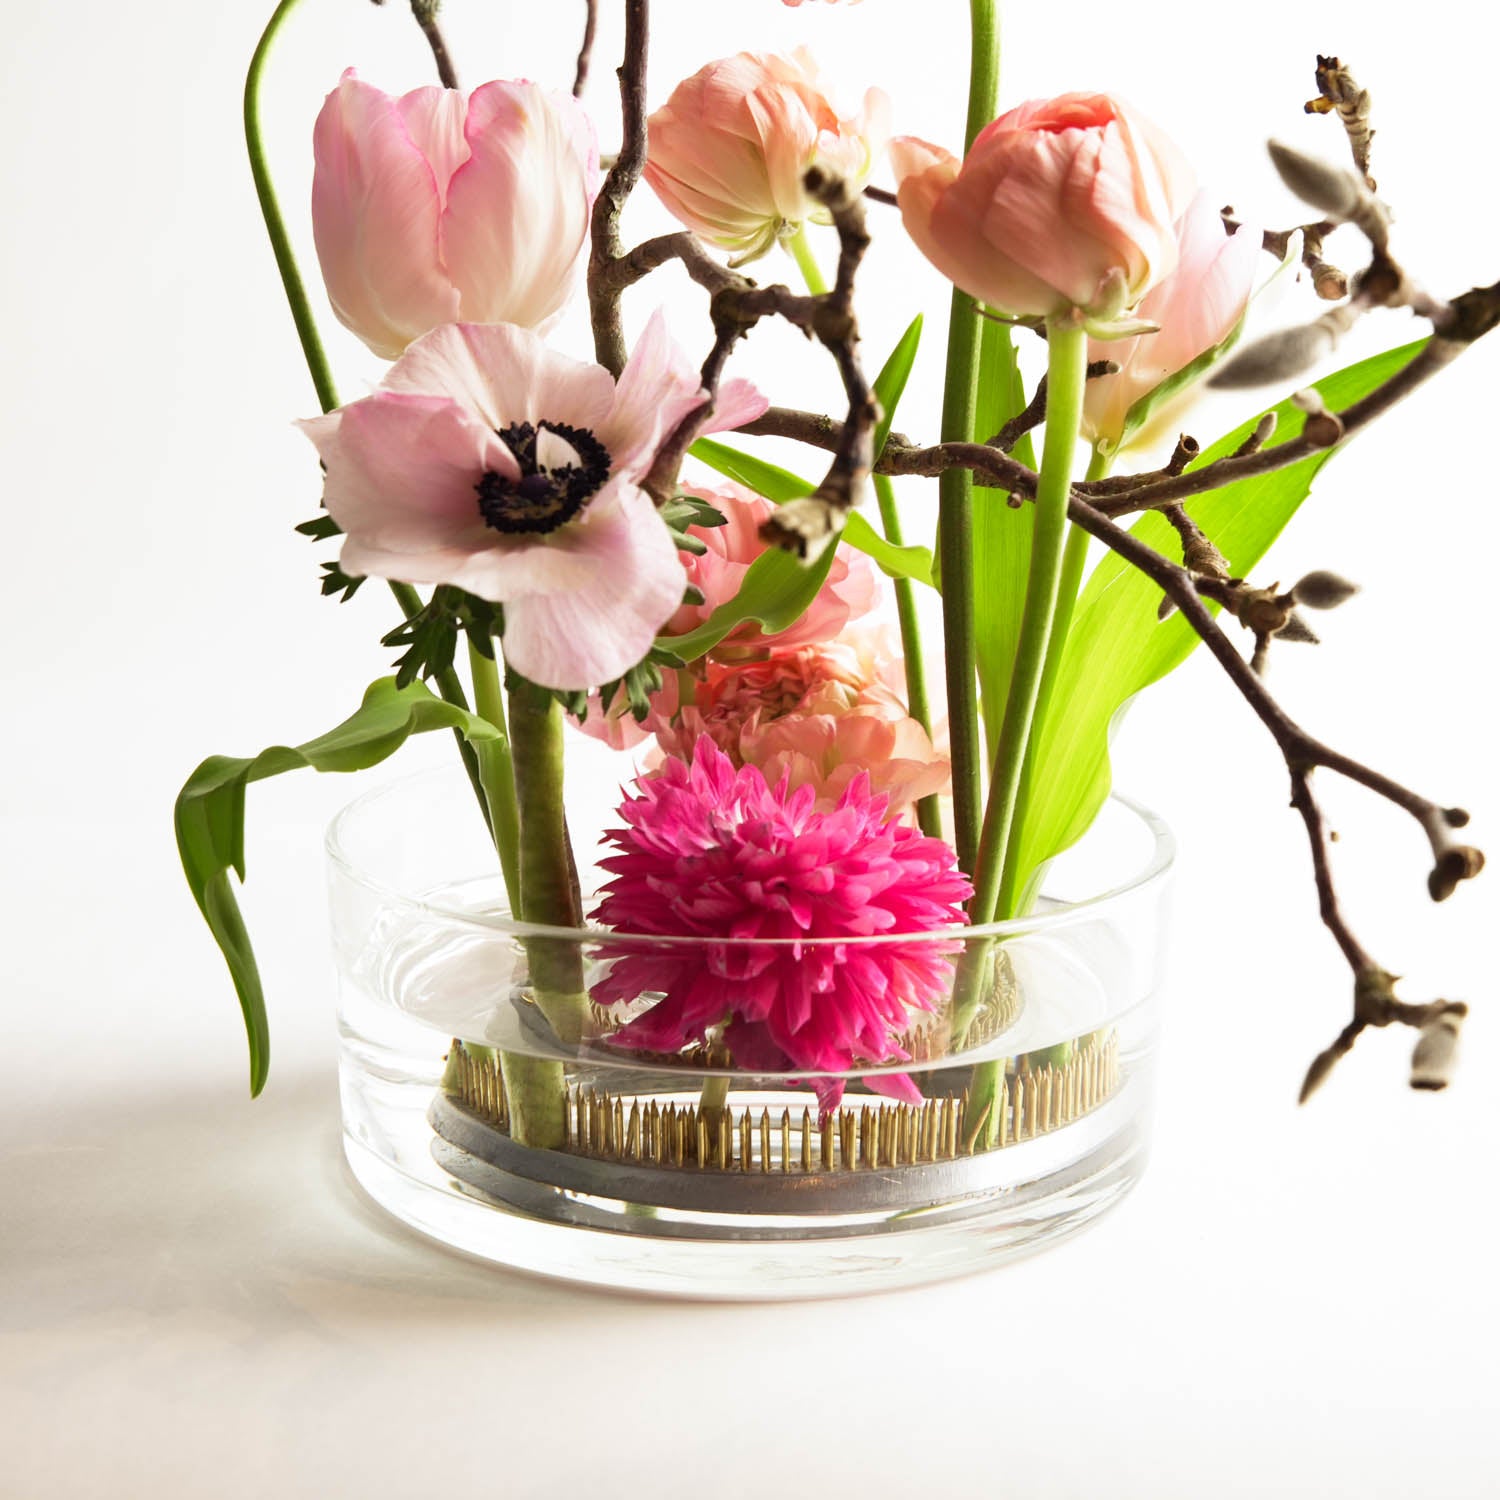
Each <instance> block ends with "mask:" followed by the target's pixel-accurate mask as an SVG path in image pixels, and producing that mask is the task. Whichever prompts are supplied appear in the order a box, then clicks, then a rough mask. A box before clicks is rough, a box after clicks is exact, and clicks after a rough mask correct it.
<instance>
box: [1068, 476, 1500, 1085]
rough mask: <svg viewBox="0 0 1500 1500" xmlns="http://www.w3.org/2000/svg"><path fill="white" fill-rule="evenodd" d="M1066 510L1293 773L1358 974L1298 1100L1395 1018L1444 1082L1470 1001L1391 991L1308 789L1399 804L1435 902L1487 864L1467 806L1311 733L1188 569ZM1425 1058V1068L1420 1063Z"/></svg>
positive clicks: (1324, 908)
mask: <svg viewBox="0 0 1500 1500" xmlns="http://www.w3.org/2000/svg"><path fill="white" fill-rule="evenodd" d="M1068 515H1069V518H1070V519H1071V520H1072V521H1073V522H1074V524H1076V525H1078V526H1080V527H1082V528H1083V530H1085V531H1087V532H1088V533H1089V535H1091V536H1093V537H1095V538H1097V539H1098V540H1099V541H1101V542H1103V543H1104V544H1105V546H1107V547H1108V548H1109V549H1110V550H1111V551H1112V552H1114V553H1115V554H1116V555H1118V556H1119V557H1121V558H1123V559H1124V560H1125V561H1127V562H1128V563H1130V564H1131V566H1132V567H1134V568H1136V569H1137V571H1139V572H1141V573H1143V574H1145V575H1146V576H1147V577H1148V578H1150V579H1151V580H1152V581H1153V582H1154V583H1156V584H1157V585H1158V586H1159V587H1160V588H1161V589H1162V591H1163V593H1164V594H1165V595H1166V596H1167V598H1169V599H1170V600H1171V601H1172V603H1173V604H1174V605H1175V606H1176V607H1177V608H1178V609H1179V610H1181V612H1182V614H1183V616H1184V618H1185V619H1186V620H1187V621H1188V623H1189V624H1190V625H1191V626H1192V628H1193V630H1194V631H1195V632H1196V633H1197V634H1198V636H1199V637H1200V638H1201V639H1202V641H1203V642H1204V644H1205V645H1206V646H1207V647H1208V649H1209V651H1210V652H1211V653H1212V655H1213V656H1214V658H1215V659H1216V660H1217V661H1218V663H1219V665H1220V666H1221V667H1222V668H1223V669H1224V671H1225V673H1226V675H1227V676H1228V677H1229V679H1230V681H1231V682H1232V683H1233V684H1234V686H1235V687H1236V688H1237V689H1238V690H1239V692H1240V695H1241V696H1242V697H1243V698H1244V699H1245V701H1246V702H1247V703H1248V704H1249V705H1250V707H1251V709H1252V710H1253V711H1254V713H1255V714H1256V716H1257V717H1258V718H1259V719H1260V721H1261V722H1262V723H1263V724H1264V725H1265V726H1266V728H1267V729H1268V730H1269V731H1270V733H1271V736H1272V738H1273V739H1274V740H1275V741H1276V744H1277V747H1278V748H1279V749H1280V751H1281V753H1282V756H1283V758H1284V759H1285V761H1286V765H1287V771H1288V773H1289V775H1290V777H1291V800H1292V806H1293V807H1295V808H1296V809H1297V811H1298V813H1299V814H1300V815H1301V817H1302V820H1303V824H1304V826H1305V828H1306V830H1307V836H1308V842H1309V846H1310V849H1311V852H1312V861H1313V875H1314V879H1315V881H1316V884H1317V890H1318V906H1319V911H1320V913H1321V915H1322V918H1323V922H1324V925H1325V926H1326V927H1327V928H1328V930H1329V932H1330V933H1331V934H1332V935H1333V937H1334V940H1335V941H1336V942H1337V944H1338V946H1339V950H1340V951H1341V952H1342V953H1343V955H1344V958H1345V960H1346V961H1347V963H1348V964H1349V967H1350V969H1351V971H1352V973H1353V976H1354V1014H1353V1017H1352V1019H1351V1020H1350V1022H1349V1024H1348V1025H1347V1026H1345V1028H1344V1029H1343V1031H1341V1032H1340V1033H1339V1036H1338V1037H1337V1038H1336V1039H1335V1041H1334V1042H1333V1043H1332V1044H1331V1045H1330V1046H1329V1047H1328V1048H1326V1049H1325V1050H1324V1051H1323V1052H1321V1053H1320V1054H1319V1055H1318V1057H1317V1058H1316V1059H1315V1060H1314V1061H1313V1064H1312V1066H1311V1068H1309V1070H1308V1074H1307V1077H1306V1080H1305V1081H1304V1083H1303V1086H1302V1094H1301V1097H1302V1099H1303V1100H1304V1101H1305V1100H1306V1099H1307V1098H1308V1097H1310V1095H1311V1094H1312V1093H1313V1091H1314V1090H1315V1089H1316V1088H1318V1086H1319V1085H1320V1084H1321V1083H1322V1082H1323V1080H1324V1079H1325V1078H1326V1077H1327V1076H1328V1073H1329V1072H1330V1071H1331V1069H1332V1068H1333V1066H1334V1064H1335V1063H1337V1062H1338V1060H1339V1059H1340V1058H1341V1057H1343V1056H1344V1055H1345V1054H1346V1053H1347V1052H1348V1051H1349V1050H1350V1049H1351V1048H1352V1047H1353V1046H1354V1043H1355V1041H1356V1039H1357V1038H1358V1037H1359V1036H1360V1034H1361V1033H1362V1032H1363V1031H1365V1030H1366V1029H1368V1028H1369V1027H1372V1026H1389V1025H1391V1024H1393V1023H1395V1024H1401V1025H1407V1026H1412V1027H1415V1028H1416V1029H1417V1030H1418V1032H1419V1033H1420V1040H1419V1043H1418V1048H1417V1053H1416V1054H1414V1058H1413V1083H1414V1085H1416V1086H1419V1087H1429V1088H1430V1087H1437V1086H1440V1083H1439V1082H1437V1081H1436V1076H1437V1075H1436V1074H1435V1073H1434V1072H1432V1071H1431V1063H1432V1054H1433V1053H1434V1052H1435V1051H1436V1050H1438V1048H1439V1046H1442V1047H1444V1048H1446V1051H1447V1054H1449V1055H1450V1056H1451V1052H1452V1049H1453V1045H1454V1042H1455V1040H1456V1034H1457V1025H1458V1022H1459V1021H1461V1020H1462V1018H1463V1016H1464V1015H1465V1014H1466V1013H1467V1012H1466V1007H1464V1006H1463V1005H1462V1004H1460V1003H1458V1002H1451V1001H1446V1000H1435V1001H1433V1002H1431V1003H1430V1004H1427V1005H1410V1004H1407V1003H1405V1002H1403V1001H1401V1000H1398V999H1397V997H1396V995H1395V992H1394V985H1395V979H1394V976H1393V975H1391V974H1390V973H1389V971H1387V970H1386V969H1384V968H1382V967H1381V966H1380V965H1379V964H1377V963H1376V962H1375V961H1374V960H1373V959H1372V958H1371V957H1370V955H1369V954H1368V953H1367V952H1366V950H1365V949H1364V947H1363V946H1362V945H1361V944H1360V942H1359V941H1358V939H1357V938H1356V937H1355V936H1354V934H1353V932H1352V930H1351V929H1350V927H1349V925H1348V922H1347V921H1346V920H1345V918H1344V915H1343V912H1342V910H1341V908H1340V906H1339V902H1338V897H1337V894H1336V891H1335V888H1334V884H1333V877H1332V872H1331V869H1330V867H1329V861H1328V848H1327V835H1326V832H1325V829H1324V825H1323V817H1322V813H1321V810H1320V809H1319V807H1318V804H1317V801H1316V799H1315V798H1314V796H1313V791H1312V780H1311V778H1312V773H1313V771H1314V770H1315V769H1317V768H1319V767H1322V768H1323V769H1325V770H1328V771H1331V772H1333V773H1335V774H1337V775H1340V776H1343V777H1346V778H1347V779H1348V780H1351V781H1353V782H1355V783H1357V784H1358V785H1360V786H1363V787H1365V788H1366V789H1368V790H1369V791H1372V792H1374V793H1375V794H1376V795H1377V796H1380V797H1383V798H1385V799H1386V800H1387V801H1389V802H1391V803H1393V804H1394V805H1395V806H1397V807H1400V808H1401V809H1402V810H1403V811H1405V812H1407V813H1409V814H1410V815H1411V816H1412V817H1413V818H1414V819H1415V820H1416V821H1417V823H1418V824H1419V825H1420V826H1421V828H1422V830H1423V831H1424V833H1426V835H1427V838H1428V842H1429V845H1430V847H1431V850H1432V855H1433V867H1432V871H1431V873H1430V874H1429V876H1428V891H1429V894H1430V895H1431V896H1432V898H1433V900H1435V901H1441V900H1444V899H1445V898H1446V897H1447V896H1449V895H1450V894H1451V893H1452V892H1453V890H1454V889H1455V888H1456V887H1457V885H1458V884H1459V882H1460V881H1462V880H1466V879H1470V878H1472V877H1473V876H1475V875H1477V874H1478V873H1479V872H1480V870H1481V869H1482V868H1483V867H1484V856H1483V855H1482V854H1481V853H1480V851H1479V850H1478V849H1475V848H1472V847H1470V846H1468V845H1464V844H1459V843H1456V842H1455V841H1454V840H1453V837H1452V831H1453V830H1454V829H1455V828H1461V827H1463V826H1464V825H1465V824H1466V823H1467V822H1468V814H1467V813H1465V812H1464V811H1463V810H1462V809H1461V808H1444V807H1441V806H1439V805H1438V804H1437V803H1435V802H1432V801H1430V800H1429V799H1428V798H1426V797H1423V796H1421V795H1420V794H1419V793H1416V792H1413V791H1411V790H1410V789H1408V788H1407V787H1404V786H1402V785H1400V784H1399V783H1398V782H1395V781H1393V780H1392V779H1391V778H1390V777H1388V776H1385V775H1384V774H1383V773H1381V772H1379V771H1375V770H1373V769H1371V768H1370V767H1369V766H1366V765H1363V764H1362V763H1360V762H1359V761H1356V760H1354V759H1353V758H1352V757H1350V756H1347V755H1344V754H1342V753H1341V752H1339V751H1337V750H1334V749H1332V748H1331V747H1330V746H1327V745H1325V744H1323V743H1322V742H1321V741H1320V740H1317V739H1315V738H1314V737H1313V736H1312V735H1310V734H1308V733H1307V731H1306V730H1304V729H1303V728H1302V727H1301V726H1300V725H1299V724H1297V723H1296V722H1295V721H1294V720H1293V719H1292V718H1291V717H1290V716H1289V715H1288V714H1287V713H1286V711H1285V710H1284V709H1283V708H1282V707H1281V706H1280V704H1278V703H1277V702H1276V701H1275V699H1274V698H1272V696H1271V695H1270V693H1269V692H1268V691H1267V689H1266V686H1265V683H1264V682H1263V681H1262V680H1261V678H1260V677H1259V676H1258V675H1257V673H1256V672H1255V671H1254V670H1253V669H1252V668H1251V666H1250V665H1249V664H1248V663H1247V662H1246V661H1245V659H1244V657H1243V656H1241V654H1240V653H1239V651H1238V650H1237V649H1236V648H1235V646H1234V643H1233V642H1232V641H1231V640H1230V639H1229V637H1228V636H1227V635H1225V633H1224V632H1223V630H1221V629H1220V628H1219V625H1218V623H1217V622H1216V621H1215V620H1214V618H1213V616H1212V614H1210V612H1209V610H1208V607H1207V606H1206V605H1205V604H1204V602H1203V599H1202V597H1201V592H1200V583H1201V580H1200V579H1198V578H1196V577H1195V576H1194V575H1193V574H1192V573H1191V572H1190V571H1189V570H1188V569H1187V568H1186V567H1184V566H1181V565H1179V564H1177V563H1174V562H1172V561H1171V560H1170V559H1169V558H1167V557H1165V556H1163V555H1162V554H1161V553H1159V552H1157V551H1156V550H1155V549H1154V548H1152V547H1149V546H1148V545H1147V544H1146V543H1145V542H1143V541H1141V540H1140V538H1138V537H1135V536H1132V535H1131V534H1130V533H1129V532H1127V531H1124V530H1122V529H1121V528H1120V527H1118V526H1116V525H1115V524H1114V523H1113V522H1112V521H1111V520H1110V519H1109V517H1108V516H1106V515H1105V514H1103V512H1102V511H1099V510H1095V509H1094V508H1093V506H1091V505H1090V504H1089V503H1088V502H1087V500H1085V499H1083V498H1082V497H1080V496H1079V495H1077V494H1076V493H1075V495H1074V496H1073V498H1072V500H1071V501H1070V503H1069V507H1068ZM1424 1054H1425V1055H1424ZM1419 1062H1421V1063H1422V1067H1418V1063H1419Z"/></svg>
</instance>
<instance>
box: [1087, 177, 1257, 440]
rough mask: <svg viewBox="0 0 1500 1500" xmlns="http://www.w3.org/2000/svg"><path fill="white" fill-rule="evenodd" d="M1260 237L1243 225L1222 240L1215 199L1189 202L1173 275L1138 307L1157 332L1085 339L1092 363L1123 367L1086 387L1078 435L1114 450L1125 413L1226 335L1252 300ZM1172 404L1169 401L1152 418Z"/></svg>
mask: <svg viewBox="0 0 1500 1500" xmlns="http://www.w3.org/2000/svg"><path fill="white" fill-rule="evenodd" d="M1260 239H1261V236H1260V231H1259V230H1258V229H1250V228H1248V227H1246V226H1245V225H1241V226H1240V227H1239V228H1238V229H1236V230H1235V232H1234V233H1233V234H1232V235H1231V234H1225V233H1224V221H1223V219H1222V218H1221V217H1220V215H1219V210H1218V209H1217V208H1215V207H1214V200H1213V199H1212V198H1210V197H1209V196H1208V195H1207V194H1206V193H1199V194H1198V196H1197V197H1196V198H1194V199H1193V202H1192V206H1191V207H1190V208H1189V209H1188V211H1187V213H1186V214H1184V215H1183V217H1182V218H1181V219H1180V220H1179V221H1178V224H1177V269H1176V270H1175V271H1173V272H1172V274H1171V275H1170V276H1168V277H1167V278H1166V279H1165V280H1164V281H1159V282H1157V284H1156V285H1155V286H1154V287H1153V288H1152V289H1151V290H1150V291H1149V292H1148V293H1147V294H1146V296H1145V298H1144V299H1143V300H1142V302H1141V305H1140V307H1139V308H1138V309H1137V313H1138V315H1139V316H1140V317H1141V318H1143V319H1144V320H1146V321H1147V322H1149V323H1155V324H1157V325H1158V327H1159V330H1160V331H1159V332H1157V333H1144V334H1140V335H1138V336H1137V337H1135V338H1128V339H1117V340H1111V341H1108V342H1101V341H1098V340H1091V341H1090V344H1089V358H1090V359H1091V360H1095V359H1112V360H1114V362H1115V363H1116V364H1118V365H1119V366H1120V372H1119V374H1118V375H1101V376H1100V377H1098V379H1095V380H1091V381H1089V383H1088V385H1087V386H1086V387H1085V388H1084V398H1083V433H1084V436H1085V437H1086V438H1088V439H1089V441H1090V442H1093V443H1098V442H1104V443H1107V444H1111V445H1113V444H1118V443H1119V442H1120V439H1121V435H1122V433H1123V432H1124V430H1125V417H1126V414H1127V413H1128V412H1129V410H1130V408H1131V407H1132V406H1133V405H1134V404H1135V403H1136V402H1137V401H1139V400H1140V399H1141V397H1142V396H1146V395H1149V394H1150V393H1151V392H1152V391H1154V390H1155V389H1156V388H1157V386H1159V385H1160V384H1161V383H1162V382H1163V381H1164V380H1166V378H1167V377H1168V376H1169V375H1175V374H1177V372H1178V371H1179V370H1184V369H1186V368H1187V366H1188V365H1190V364H1192V362H1193V361H1194V360H1195V359H1197V358H1198V356H1199V355H1200V354H1203V353H1206V352H1207V351H1208V350H1209V349H1212V348H1214V347H1215V345H1218V344H1222V343H1223V342H1224V340H1225V339H1227V338H1228V337H1229V335H1230V334H1231V333H1232V332H1233V331H1234V329H1235V327H1236V326H1237V325H1238V323H1239V321H1240V319H1241V318H1243V317H1244V315H1245V307H1246V305H1247V304H1248V303H1249V301H1250V291H1251V288H1252V286H1253V285H1254V282H1255V266H1256V262H1257V261H1258V260H1259V258H1260ZM1177 404H1178V403H1176V402H1175V401H1174V402H1169V403H1167V405H1166V406H1165V407H1163V408H1162V409H1161V410H1160V412H1159V413H1158V414H1155V417H1156V420H1157V421H1160V420H1161V419H1163V418H1165V417H1167V416H1169V415H1170V409H1171V408H1172V407H1174V406H1176V405H1177Z"/></svg>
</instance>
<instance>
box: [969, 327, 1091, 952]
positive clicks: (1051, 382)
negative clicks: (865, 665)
mask: <svg viewBox="0 0 1500 1500" xmlns="http://www.w3.org/2000/svg"><path fill="white" fill-rule="evenodd" d="M1087 368H1088V335H1087V334H1086V333H1085V332H1084V330H1083V326H1082V325H1081V324H1077V323H1071V322H1069V323H1063V322H1057V323H1054V324H1053V325H1052V326H1051V327H1050V328H1049V329H1048V333H1047V431H1046V437H1045V439H1044V442H1043V445H1042V469H1041V474H1040V475H1039V477H1038V480H1037V492H1036V518H1035V527H1034V529H1033V532H1032V541H1031V566H1030V569H1029V570H1028V572H1027V575H1026V607H1025V610H1024V611H1023V613H1022V615H1021V631H1020V637H1019V639H1018V640H1017V642H1016V665H1015V671H1014V672H1013V673H1012V675H1011V682H1010V696H1009V697H1008V698H1007V699H1006V703H1005V720H1004V723H1003V724H1002V726H1001V730H1000V746H999V752H998V754H997V755H996V757H995V768H994V774H993V776H992V777H991V780H990V795H989V801H988V803H987V804H986V806H985V810H984V828H983V831H982V832H981V834H980V838H979V855H978V859H977V861H976V865H975V874H974V902H973V905H972V907H971V908H970V913H969V917H970V920H971V921H973V922H992V921H994V919H995V910H996V901H997V897H998V895H999V890H1000V866H1001V862H1002V860H1003V858H1004V855H1005V851H1006V849H1007V847H1008V846H1009V844H1010V830H1011V825H1012V823H1013V822H1014V821H1015V812H1016V802H1017V800H1018V796H1019V793H1020V789H1021V771H1022V768H1023V766H1024V765H1025V762H1026V746H1027V743H1028V741H1029V740H1030V737H1031V726H1032V723H1033V720H1034V718H1035V715H1036V705H1037V697H1038V694H1039V693H1040V691H1041V685H1042V670H1043V667H1044V665H1045V663H1046V659H1047V645H1048V642H1049V641H1050V639H1051V637H1052V620H1053V615H1054V613H1055V611H1056V609H1057V600H1058V593H1059V588H1060V585H1061V580H1062V565H1063V542H1064V539H1065V537H1066V535H1067V529H1068V494H1069V491H1070V490H1071V488H1072V482H1073V473H1072V470H1073V450H1074V448H1075V447H1076V445H1077V442H1078V424H1079V421H1080V419H1081V417H1082V415H1083V383H1084V377H1085V373H1086V371H1087Z"/></svg>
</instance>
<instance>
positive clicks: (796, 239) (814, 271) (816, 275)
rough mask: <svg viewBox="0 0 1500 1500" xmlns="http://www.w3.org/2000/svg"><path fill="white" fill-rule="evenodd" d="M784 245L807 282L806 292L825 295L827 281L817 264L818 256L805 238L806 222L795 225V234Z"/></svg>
mask: <svg viewBox="0 0 1500 1500" xmlns="http://www.w3.org/2000/svg"><path fill="white" fill-rule="evenodd" d="M786 247H787V249H788V250H789V251H790V252H791V256H792V259H793V260H794V261H796V262H797V269H798V271H800V272H801V273H802V279H803V281H804V282H806V283H807V290H808V292H809V293H811V295H812V296H814V297H822V296H825V295H826V294H827V292H828V283H827V281H825V280H824V279H823V268H822V267H821V266H820V265H819V264H818V257H817V256H816V255H814V254H813V247H812V244H811V242H810V241H809V240H808V238H807V225H806V224H800V225H798V226H797V232H796V234H794V235H793V236H792V237H791V238H790V239H789V240H787V241H786Z"/></svg>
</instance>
